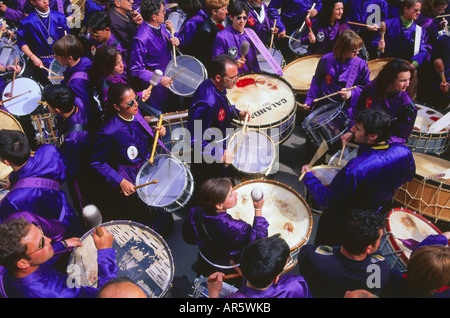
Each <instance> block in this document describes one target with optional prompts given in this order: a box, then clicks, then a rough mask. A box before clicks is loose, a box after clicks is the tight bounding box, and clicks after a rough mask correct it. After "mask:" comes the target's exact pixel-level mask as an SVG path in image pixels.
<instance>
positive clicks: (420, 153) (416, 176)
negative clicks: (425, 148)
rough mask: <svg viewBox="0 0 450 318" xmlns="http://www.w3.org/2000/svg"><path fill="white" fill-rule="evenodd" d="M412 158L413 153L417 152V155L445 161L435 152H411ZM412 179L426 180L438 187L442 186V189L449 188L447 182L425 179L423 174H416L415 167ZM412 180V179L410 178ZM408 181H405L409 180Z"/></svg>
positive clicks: (449, 185)
mask: <svg viewBox="0 0 450 318" xmlns="http://www.w3.org/2000/svg"><path fill="white" fill-rule="evenodd" d="M412 154H413V158H414V154H417V155H419V156H430V157H434V158H435V159H439V160H444V161H446V160H445V159H444V158H442V157H440V156H439V155H437V154H435V153H423V152H413V153H412ZM415 162H416V158H414V163H415ZM414 179H416V180H419V181H424V180H425V181H426V183H429V184H431V185H433V186H436V187H439V186H442V187H443V188H444V189H450V184H447V183H443V182H439V181H436V180H433V179H427V178H426V177H425V176H421V175H420V174H417V169H416V171H415V173H414ZM411 181H412V180H411ZM411 181H408V182H407V183H409V182H411Z"/></svg>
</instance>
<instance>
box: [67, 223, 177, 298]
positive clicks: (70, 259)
mask: <svg viewBox="0 0 450 318" xmlns="http://www.w3.org/2000/svg"><path fill="white" fill-rule="evenodd" d="M112 225H130V226H135V227H139V228H141V229H143V230H148V232H150V233H152V234H153V235H154V236H156V237H157V238H158V239H159V241H160V243H162V244H163V246H164V247H165V248H166V249H167V255H168V258H169V261H170V263H171V265H172V266H171V269H172V270H171V275H170V281H169V283H168V284H167V287H166V288H165V289H164V291H163V292H162V293H161V295H160V296H158V297H159V298H163V297H164V296H166V295H167V293H168V292H169V290H170V289H171V286H172V282H173V277H174V275H175V263H174V260H173V255H172V251H171V250H170V247H169V245H168V244H167V242H166V241H165V240H164V238H163V237H162V236H161V235H160V234H159V233H158V232H156V231H155V230H153V229H151V228H150V227H148V226H147V225H144V224H141V223H138V222H135V221H131V220H113V221H108V222H105V223H102V224H100V225H99V226H101V227H106V226H112ZM94 230H95V228H92V229H90V230H88V231H87V232H86V233H84V234H83V236H82V237H81V238H80V242H83V240H84V239H86V238H87V237H88V236H90V235H91V234H92V233H93V232H94ZM77 249H78V247H75V248H74V249H73V250H72V252H71V253H70V258H69V262H68V265H72V264H74V259H73V258H74V257H75V252H76V251H77Z"/></svg>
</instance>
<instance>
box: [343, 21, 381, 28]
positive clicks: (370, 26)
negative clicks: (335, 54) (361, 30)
mask: <svg viewBox="0 0 450 318" xmlns="http://www.w3.org/2000/svg"><path fill="white" fill-rule="evenodd" d="M347 23H348V24H354V25H359V26H365V27H368V28H375V29H379V27H375V26H372V25H368V24H363V23H357V22H351V21H347Z"/></svg>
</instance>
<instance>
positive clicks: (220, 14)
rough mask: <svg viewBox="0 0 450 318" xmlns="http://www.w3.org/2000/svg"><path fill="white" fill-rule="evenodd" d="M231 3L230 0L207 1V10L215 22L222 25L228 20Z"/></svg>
mask: <svg viewBox="0 0 450 318" xmlns="http://www.w3.org/2000/svg"><path fill="white" fill-rule="evenodd" d="M229 2H230V1H229V0H206V1H205V6H206V10H208V12H209V15H210V16H211V18H212V19H213V20H214V21H216V22H217V23H220V22H222V21H225V19H226V18H227V14H228V4H229Z"/></svg>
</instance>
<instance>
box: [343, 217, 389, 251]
mask: <svg viewBox="0 0 450 318" xmlns="http://www.w3.org/2000/svg"><path fill="white" fill-rule="evenodd" d="M384 223H385V218H384V216H383V214H381V213H377V212H376V211H372V210H353V211H352V212H350V213H349V215H348V216H347V217H346V219H345V220H344V223H343V226H342V246H343V247H344V248H345V249H346V250H347V251H348V252H350V253H352V254H355V255H360V254H362V253H364V251H365V250H366V248H367V247H368V246H369V245H374V244H375V242H376V241H377V240H378V239H379V238H380V229H382V228H383V227H384Z"/></svg>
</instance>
